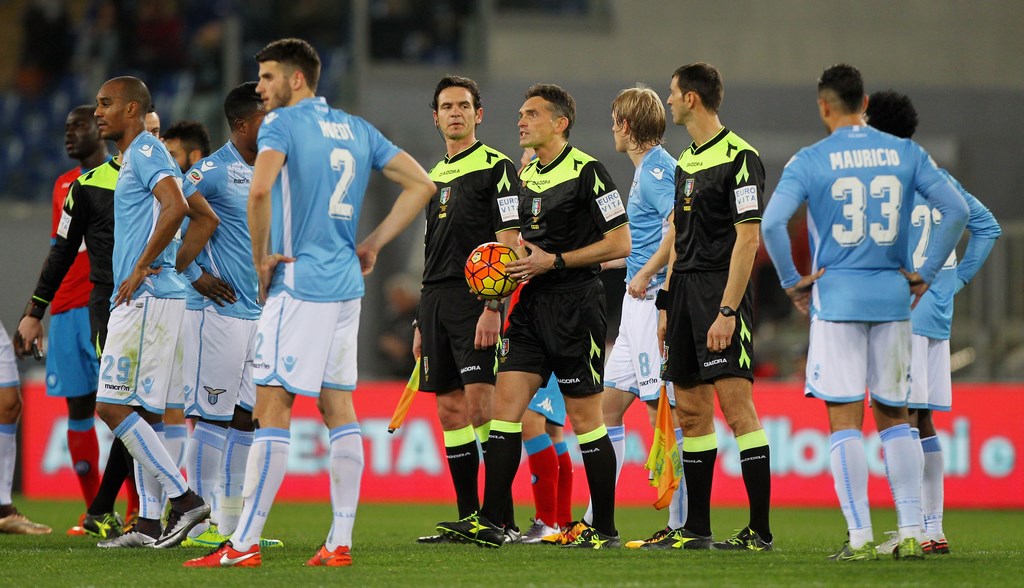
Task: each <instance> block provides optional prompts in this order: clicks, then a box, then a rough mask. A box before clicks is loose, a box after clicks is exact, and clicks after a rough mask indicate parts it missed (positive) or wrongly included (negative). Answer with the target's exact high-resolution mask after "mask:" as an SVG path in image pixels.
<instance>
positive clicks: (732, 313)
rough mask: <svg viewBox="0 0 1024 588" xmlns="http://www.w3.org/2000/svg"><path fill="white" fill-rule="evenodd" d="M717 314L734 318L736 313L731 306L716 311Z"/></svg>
mask: <svg viewBox="0 0 1024 588" xmlns="http://www.w3.org/2000/svg"><path fill="white" fill-rule="evenodd" d="M718 312H719V314H721V315H722V316H736V311H735V310H733V309H732V307H731V306H723V307H722V308H719V309H718Z"/></svg>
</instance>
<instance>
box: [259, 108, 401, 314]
mask: <svg viewBox="0 0 1024 588" xmlns="http://www.w3.org/2000/svg"><path fill="white" fill-rule="evenodd" d="M259 149H260V151H261V152H262V151H263V150H265V149H273V150H274V151H278V152H280V153H283V154H284V155H285V158H286V159H285V163H284V167H283V168H282V170H281V173H280V175H278V177H277V181H276V182H275V183H274V188H273V198H272V208H273V220H272V222H271V231H270V233H271V234H270V237H271V239H270V242H271V251H272V252H274V253H283V254H284V255H287V256H291V257H294V258H295V262H294V263H282V264H279V265H278V266H277V269H276V271H275V272H274V276H273V279H272V280H271V284H270V294H271V295H273V294H276V293H278V292H281V291H285V292H288V293H289V294H290V295H291V296H294V297H295V298H298V299H300V300H309V301H313V302H331V301H341V300H352V299H355V298H360V297H362V295H363V290H364V287H363V276H362V272H361V270H360V268H359V259H358V258H357V257H356V252H355V249H356V229H357V224H358V222H359V212H360V210H361V209H362V206H363V196H364V194H365V192H366V184H367V182H368V181H369V178H370V172H371V171H372V170H379V169H382V168H383V167H384V166H385V165H387V163H388V162H389V161H391V159H392V158H393V157H394V156H395V155H397V154H398V153H399V151H400V149H399V148H398V147H396V146H395V145H394V144H392V143H391V141H388V140H387V139H386V138H385V137H384V135H382V134H381V133H380V131H378V130H377V129H376V128H374V126H373V125H371V124H370V123H368V122H366V121H365V120H363V119H362V118H359V117H358V116H353V115H351V114H348V113H346V112H343V111H341V110H337V109H333V108H331V107H329V106H328V105H327V101H326V100H324V99H323V98H320V97H316V98H306V99H305V100H302V101H301V102H299V103H298V104H296V105H294V106H288V107H283V108H277V109H274V110H273V111H271V112H269V113H267V116H266V117H265V118H264V119H263V125H262V126H261V127H260V134H259Z"/></svg>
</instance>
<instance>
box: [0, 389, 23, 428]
mask: <svg viewBox="0 0 1024 588" xmlns="http://www.w3.org/2000/svg"><path fill="white" fill-rule="evenodd" d="M19 417H21V395H20V394H18V391H17V389H11V390H10V392H9V393H4V394H0V424H10V423H16V422H18V418H19Z"/></svg>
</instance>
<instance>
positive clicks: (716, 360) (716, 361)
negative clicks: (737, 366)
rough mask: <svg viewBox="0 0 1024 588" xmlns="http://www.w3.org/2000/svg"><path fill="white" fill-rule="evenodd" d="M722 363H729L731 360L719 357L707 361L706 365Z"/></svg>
mask: <svg viewBox="0 0 1024 588" xmlns="http://www.w3.org/2000/svg"><path fill="white" fill-rule="evenodd" d="M720 363H729V360H728V359H726V358H724V357H719V358H717V359H712V360H711V361H705V362H704V367H711V366H713V365H718V364H720Z"/></svg>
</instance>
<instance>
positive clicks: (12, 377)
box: [0, 322, 20, 388]
mask: <svg viewBox="0 0 1024 588" xmlns="http://www.w3.org/2000/svg"><path fill="white" fill-rule="evenodd" d="M19 382H20V380H19V379H18V363H17V361H16V360H15V358H14V345H12V344H11V337H10V335H8V334H7V329H6V328H4V324H3V323H2V322H0V388H17V387H18V384H19Z"/></svg>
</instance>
